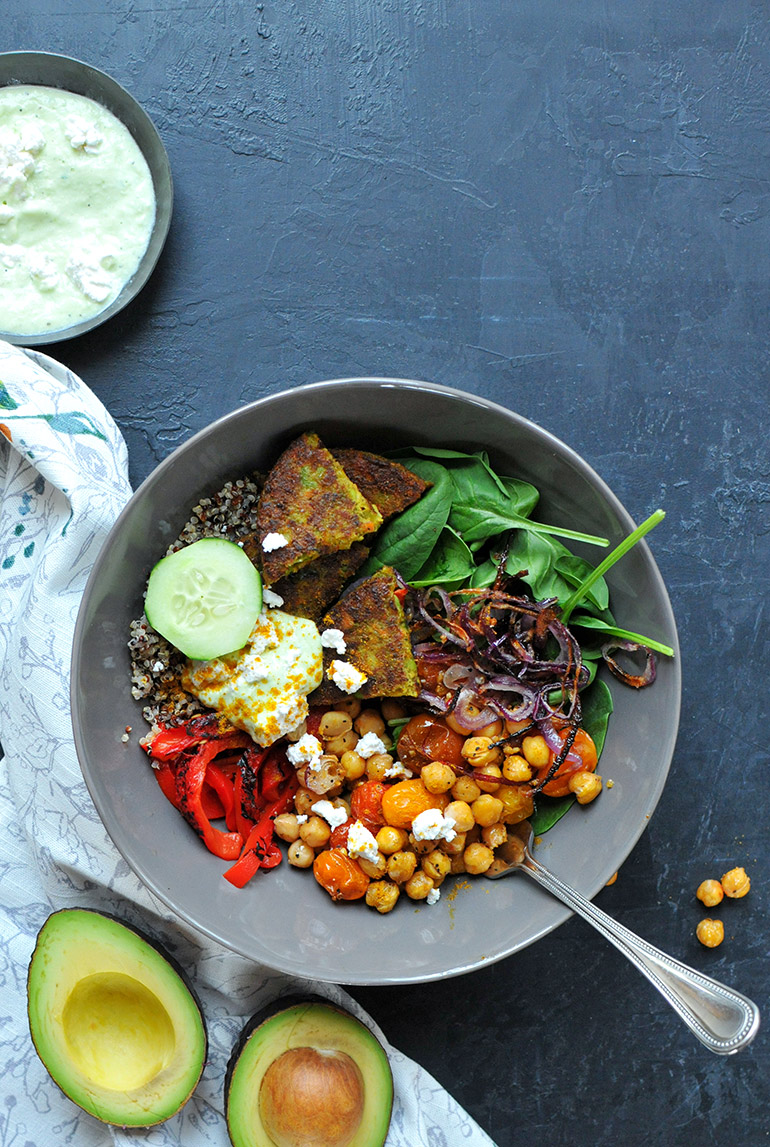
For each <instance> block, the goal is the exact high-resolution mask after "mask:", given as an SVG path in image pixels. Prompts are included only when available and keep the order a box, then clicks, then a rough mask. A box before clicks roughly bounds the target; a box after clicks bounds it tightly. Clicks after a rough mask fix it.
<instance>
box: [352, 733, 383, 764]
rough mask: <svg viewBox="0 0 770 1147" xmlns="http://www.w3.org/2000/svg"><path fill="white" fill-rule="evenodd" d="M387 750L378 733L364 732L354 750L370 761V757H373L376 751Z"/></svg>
mask: <svg viewBox="0 0 770 1147" xmlns="http://www.w3.org/2000/svg"><path fill="white" fill-rule="evenodd" d="M387 751H388V750H387V749H386V748H385V745H384V743H383V742H382V741H381V740H380V738H379V737H378V736H377V734H376V733H364V735H363V737H361V739H360V740H359V742H358V744H357V745H356V747H355V749H354V750H353V752H354V753H358V755H359V757H363V758H364V760H365V761H368V759H369V757H373V756H374V754H375V753H386V752H387Z"/></svg>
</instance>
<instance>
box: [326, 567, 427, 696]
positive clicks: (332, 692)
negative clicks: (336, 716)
mask: <svg viewBox="0 0 770 1147" xmlns="http://www.w3.org/2000/svg"><path fill="white" fill-rule="evenodd" d="M399 593H400V583H399V581H398V578H397V577H396V572H395V570H393V569H391V567H390V566H383V568H382V569H380V570H378V571H377V573H375V574H372V576H371V577H368V578H366V579H365V580H364V581H362V582H359V583H358V585H354V586H352V587H351V589H349V590H348V591H347V593H345V594H343V596H342V597H341V598H340V600H339V601H338V602H337V604H336V605H334V606H332V607H331V609H330V610H328V611H327V613H326V614H325V615H324V617H323V620H322V622H321V623H320V624H319V628H320V629H321V630H322V633H323V631H325V630H330V629H339V630H342V635H343V638H344V640H345V645H346V649H345V651H344V653H343V652H340V651H339V650H335V649H333V648H332V649H329V648H326V649H324V679H323V681H322V682H321V684H320V685H319V686H318V688H317V689H316V690H315V691H314V692H313V693H312V694H311V697H310V704H311V705H319V704H334V703H335V702H337V701H340V700H341V699H342V698H344V697H346V696H348V695H349V694H348V693H347V692H346V691H345V690H343V689H340V688H339V687H338V686H337V685H336V684H335V683H334V681H333V680H332V676H331V675H332V674H333V673H334V666H333V663H340V662H341V663H342V665H343V666H351V667H352V668H353V669H355V670H357V671H358V672H359V673H363V674H365V675H366V681H365V682H364V683H363V684H362V685H361V686H360V688H358V689H356V690H355V694H356V696H357V697H416V696H417V695H418V693H419V692H420V681H419V677H418V674H417V665H416V663H415V660H414V656H413V654H412V644H411V641H410V640H409V627H408V625H407V622H406V618H405V617H404V607H403V605H402V604H401V598H400V596H399ZM322 641H323V637H322ZM337 668H338V669H339V666H337ZM339 675H340V676H344V675H345V670H344V669H342V670H341V671H340V674H339Z"/></svg>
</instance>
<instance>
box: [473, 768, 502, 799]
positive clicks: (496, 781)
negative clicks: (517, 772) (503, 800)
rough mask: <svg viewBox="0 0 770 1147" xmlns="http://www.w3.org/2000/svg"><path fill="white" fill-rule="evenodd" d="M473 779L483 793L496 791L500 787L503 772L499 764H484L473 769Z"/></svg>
mask: <svg viewBox="0 0 770 1147" xmlns="http://www.w3.org/2000/svg"><path fill="white" fill-rule="evenodd" d="M473 779H474V781H475V782H476V784H477V785H478V786H479V788H480V789H481V791H482V792H483V793H496V792H497V791H498V790H499V788H500V782H501V781H502V779H503V774H502V771H501V769H500V766H499V765H484V766H483V767H482V768H478V769H474V772H473Z"/></svg>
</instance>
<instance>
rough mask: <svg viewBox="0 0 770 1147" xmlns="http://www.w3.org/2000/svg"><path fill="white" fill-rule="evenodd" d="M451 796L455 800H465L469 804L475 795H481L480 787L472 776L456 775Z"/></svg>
mask: <svg viewBox="0 0 770 1147" xmlns="http://www.w3.org/2000/svg"><path fill="white" fill-rule="evenodd" d="M452 796H453V797H454V799H455V800H456V801H465V802H466V803H467V804H470V803H471V802H472V801H475V799H476V797H479V796H481V789H480V788H479V786H478V785H477V784H476V782H475V781H474V779H473V777H458V778H457V780H456V781H455V783H454V784H453V785H452Z"/></svg>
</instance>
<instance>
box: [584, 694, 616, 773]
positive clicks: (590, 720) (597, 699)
mask: <svg viewBox="0 0 770 1147" xmlns="http://www.w3.org/2000/svg"><path fill="white" fill-rule="evenodd" d="M580 704H581V707H582V710H583V717H582V720H581V722H580V723H581V725H582V726H583V728H584V729H585V731H586V732H587V733H588V735H589V736H590V737H591V738H592V740H593V742H594V744H595V745H596V752H597V755H598V756H601V755H602V749H603V748H604V740H605V737H606V736H607V726H608V724H609V720H610V717H611V716H612V709H613V705H612V694H611V693H610V690H609V686H608V685H607V683H606V682H605V681H602V679H601V678H599V679H598V680H596V681H594V683H593V685H591V687H590V688H588V689H585V690H584V691H583V692H582V693H581V694H580Z"/></svg>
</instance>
